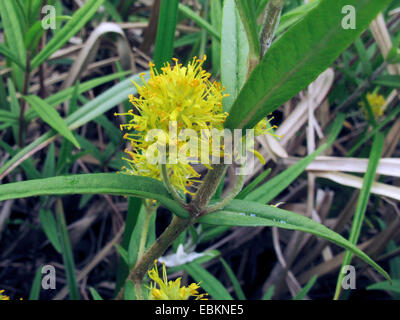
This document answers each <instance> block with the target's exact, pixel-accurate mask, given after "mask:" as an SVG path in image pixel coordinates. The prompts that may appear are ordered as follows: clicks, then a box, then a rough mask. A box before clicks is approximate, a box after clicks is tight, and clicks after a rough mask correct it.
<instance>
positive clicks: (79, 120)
mask: <svg viewBox="0 0 400 320" xmlns="http://www.w3.org/2000/svg"><path fill="white" fill-rule="evenodd" d="M131 81H135V82H140V81H141V80H140V77H139V75H135V76H133V77H131V78H128V79H126V80H124V81H122V82H121V83H119V84H117V85H115V86H113V87H112V88H110V89H109V90H107V91H105V92H103V93H102V94H100V95H99V96H97V97H96V98H95V99H93V100H90V101H89V102H88V103H86V104H85V105H84V106H82V107H80V108H79V109H78V110H76V111H75V112H74V113H73V114H71V115H70V116H68V117H67V119H66V122H67V124H68V126H69V128H70V129H71V130H74V129H76V128H79V127H80V126H82V125H84V124H86V123H88V122H89V121H91V120H93V119H95V118H96V117H98V116H100V115H102V114H103V113H105V112H106V111H108V110H110V109H111V108H113V107H115V106H116V105H118V104H119V103H121V102H123V101H126V100H127V97H128V95H129V94H136V93H137V90H136V88H135V86H134V85H133V84H132V82H131ZM71 89H74V88H71ZM72 92H73V91H72ZM72 92H71V94H72ZM55 136H56V132H54V131H49V132H47V133H46V134H44V135H42V136H41V137H39V138H37V139H36V140H35V141H33V142H32V143H31V144H29V145H28V146H26V147H25V148H23V149H22V150H20V151H19V152H18V153H17V154H15V155H14V156H13V157H12V158H11V159H10V160H9V161H7V162H6V163H5V165H4V166H3V167H2V168H0V179H1V175H2V174H4V172H5V171H7V170H9V169H10V167H15V163H16V162H17V161H19V160H21V159H22V158H24V157H26V155H27V154H28V153H30V152H32V151H33V150H35V149H36V148H38V147H39V146H40V145H42V144H46V142H48V141H51V140H52V139H54V137H55Z"/></svg>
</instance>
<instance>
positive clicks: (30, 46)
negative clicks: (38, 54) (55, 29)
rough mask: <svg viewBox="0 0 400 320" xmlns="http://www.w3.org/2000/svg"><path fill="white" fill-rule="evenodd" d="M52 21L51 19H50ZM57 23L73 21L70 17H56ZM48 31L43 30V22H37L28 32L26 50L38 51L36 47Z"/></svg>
mask: <svg viewBox="0 0 400 320" xmlns="http://www.w3.org/2000/svg"><path fill="white" fill-rule="evenodd" d="M49 19H50V18H49ZM55 19H56V21H67V20H71V19H72V18H71V17H70V16H57V17H55ZM45 32H46V29H44V28H43V21H42V20H39V21H36V22H35V23H34V24H33V25H32V26H31V27H30V28H29V30H28V31H27V33H26V35H25V48H26V49H27V50H32V51H33V50H36V47H37V45H38V43H39V41H40V39H41V38H42V36H43V35H44V34H45Z"/></svg>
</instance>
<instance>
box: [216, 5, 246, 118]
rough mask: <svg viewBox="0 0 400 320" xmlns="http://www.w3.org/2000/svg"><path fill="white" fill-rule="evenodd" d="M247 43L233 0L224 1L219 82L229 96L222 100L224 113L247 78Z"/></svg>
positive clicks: (227, 110) (229, 107)
mask: <svg viewBox="0 0 400 320" xmlns="http://www.w3.org/2000/svg"><path fill="white" fill-rule="evenodd" d="M248 55H249V43H248V41H247V38H246V32H245V31H244V27H243V24H242V21H241V19H240V16H239V13H238V12H237V9H236V5H235V0H225V1H224V7H223V13H222V31H221V81H222V84H223V86H224V87H225V88H226V90H225V92H226V93H227V94H229V96H228V97H226V98H224V99H223V104H224V111H225V112H229V111H230V109H231V107H232V105H233V103H234V101H235V99H236V97H237V96H238V94H239V91H240V89H241V88H242V86H243V84H244V82H245V81H246V76H247V69H248V68H247V57H248Z"/></svg>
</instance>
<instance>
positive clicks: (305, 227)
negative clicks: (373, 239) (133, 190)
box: [0, 189, 390, 279]
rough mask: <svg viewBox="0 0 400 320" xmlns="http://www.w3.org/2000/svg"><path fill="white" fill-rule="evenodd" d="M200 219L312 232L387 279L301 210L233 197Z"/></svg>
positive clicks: (378, 267) (214, 222)
mask: <svg viewBox="0 0 400 320" xmlns="http://www.w3.org/2000/svg"><path fill="white" fill-rule="evenodd" d="M0 190H1V189H0ZM200 222H203V223H207V224H212V225H219V226H221V225H226V226H247V227H257V226H265V227H279V228H283V229H289V230H297V231H302V232H307V233H311V234H313V235H315V236H318V237H321V238H324V239H326V240H329V241H331V242H333V243H335V244H337V245H339V246H341V247H343V248H345V249H347V250H349V251H351V252H352V253H353V254H355V255H357V256H358V257H359V258H361V259H362V260H364V261H365V262H367V263H368V264H370V265H371V266H373V267H374V268H375V269H376V270H377V271H379V272H380V273H381V274H382V275H383V276H384V277H386V278H387V279H390V277H389V275H388V274H387V272H386V271H385V270H383V269H382V268H381V267H380V266H379V265H378V264H376V263H375V262H374V261H373V260H372V259H371V258H370V257H369V256H368V255H366V254H365V253H364V252H362V251H361V250H360V249H358V248H357V247H356V246H355V245H354V244H353V243H351V242H350V241H348V240H346V239H345V238H343V237H342V236H341V235H340V234H338V233H336V232H334V231H332V230H331V229H329V228H327V227H325V226H324V225H322V224H320V223H318V222H316V221H314V220H311V219H309V218H307V217H305V216H303V215H301V214H297V213H294V212H290V211H286V210H282V209H279V208H276V207H273V206H268V205H263V204H259V203H254V202H249V201H245V200H233V201H232V202H231V204H229V205H228V206H227V207H225V208H224V210H223V211H219V212H215V213H210V214H208V215H206V216H204V217H202V218H200Z"/></svg>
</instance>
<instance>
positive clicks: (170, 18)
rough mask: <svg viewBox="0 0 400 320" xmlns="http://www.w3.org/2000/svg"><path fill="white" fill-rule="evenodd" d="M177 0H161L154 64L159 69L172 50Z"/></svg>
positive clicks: (169, 56)
mask: <svg viewBox="0 0 400 320" xmlns="http://www.w3.org/2000/svg"><path fill="white" fill-rule="evenodd" d="M178 5H179V1H178V0H161V5H160V17H159V20H158V28H157V37H156V44H155V48H154V64H155V65H156V68H157V69H158V70H160V68H161V67H162V66H163V64H164V63H165V62H167V61H170V60H171V58H172V54H173V51H174V39H175V29H176V22H177V16H178Z"/></svg>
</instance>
